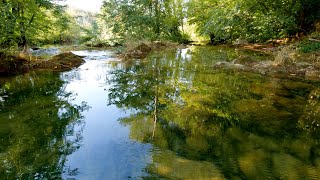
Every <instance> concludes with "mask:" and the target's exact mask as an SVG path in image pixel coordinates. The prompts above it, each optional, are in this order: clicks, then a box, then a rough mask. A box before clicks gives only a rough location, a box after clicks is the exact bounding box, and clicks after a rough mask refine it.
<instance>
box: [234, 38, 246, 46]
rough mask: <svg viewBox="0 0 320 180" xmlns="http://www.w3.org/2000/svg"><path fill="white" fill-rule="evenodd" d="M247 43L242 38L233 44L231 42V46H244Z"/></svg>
mask: <svg viewBox="0 0 320 180" xmlns="http://www.w3.org/2000/svg"><path fill="white" fill-rule="evenodd" d="M248 43H249V42H248V41H247V40H246V39H243V38H238V39H236V40H235V42H233V45H237V46H239V45H245V44H248Z"/></svg>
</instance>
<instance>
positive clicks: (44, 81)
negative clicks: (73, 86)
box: [0, 72, 89, 179]
mask: <svg viewBox="0 0 320 180" xmlns="http://www.w3.org/2000/svg"><path fill="white" fill-rule="evenodd" d="M0 96H1V98H2V102H1V104H0V141H1V143H0V179H43V178H47V179H61V178H62V174H63V173H64V172H63V171H65V170H67V171H68V172H65V173H70V174H76V173H77V169H69V170H68V169H64V164H65V161H66V157H67V156H68V155H70V154H72V153H73V152H75V151H76V150H77V149H79V148H80V146H81V141H82V135H81V133H82V128H81V127H83V125H84V121H83V120H82V115H81V112H83V111H85V110H87V109H88V108H89V107H88V106H87V105H86V103H82V104H80V105H75V104H70V102H69V100H70V98H72V96H73V94H72V93H66V92H65V91H64V81H62V80H61V78H60V75H59V74H56V73H47V72H41V73H30V74H26V75H21V76H17V77H14V78H11V79H10V80H6V81H5V83H1V86H0ZM75 127H78V128H75Z"/></svg>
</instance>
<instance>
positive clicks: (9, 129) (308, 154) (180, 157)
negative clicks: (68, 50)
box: [0, 46, 320, 180]
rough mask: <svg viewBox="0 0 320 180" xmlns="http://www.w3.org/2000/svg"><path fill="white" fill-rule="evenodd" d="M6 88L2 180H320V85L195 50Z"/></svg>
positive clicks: (230, 53) (90, 59) (0, 106)
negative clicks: (269, 73) (219, 65)
mask: <svg viewBox="0 0 320 180" xmlns="http://www.w3.org/2000/svg"><path fill="white" fill-rule="evenodd" d="M74 53H75V54H77V55H81V56H85V60H86V63H85V64H83V65H82V66H80V67H79V68H76V69H74V70H71V71H68V72H63V73H57V72H45V71H38V72H30V73H28V74H24V75H20V76H16V77H11V78H2V79H0V179H290V180H291V179H320V142H319V138H320V129H319V128H320V82H318V81H309V80H305V79H297V78H296V79H292V78H291V79H285V78H279V77H277V76H273V77H272V76H264V75H261V74H256V73H251V72H246V71H244V70H241V69H239V68H235V67H229V68H228V67H224V68H217V66H213V65H214V64H216V63H217V62H231V61H233V60H234V59H236V58H238V57H243V56H250V59H253V60H254V61H264V60H270V59H271V58H272V57H269V56H266V55H263V54H259V53H252V52H247V51H242V50H237V49H232V48H227V47H219V46H218V47H205V46H202V47H196V46H195V47H189V48H183V49H171V50H166V51H163V52H157V53H154V54H153V55H151V56H149V57H148V58H147V59H145V60H133V61H130V62H126V63H123V62H121V61H119V60H118V59H116V58H114V54H113V52H111V51H75V52H74Z"/></svg>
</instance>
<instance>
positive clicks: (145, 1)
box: [102, 0, 184, 41]
mask: <svg viewBox="0 0 320 180" xmlns="http://www.w3.org/2000/svg"><path fill="white" fill-rule="evenodd" d="M183 9H184V7H183V1H182V0H170V1H160V0H156V1H151V0H137V1H132V0H125V1H119V0H105V1H104V5H103V9H102V17H103V18H104V20H105V21H106V23H107V24H108V27H109V29H111V31H112V33H113V34H114V36H115V37H117V38H118V39H120V40H121V39H125V38H127V37H129V38H136V39H150V40H156V39H160V38H164V39H171V40H176V41H181V40H182V39H183V36H182V34H181V30H180V29H179V27H181V25H182V23H183V18H184V14H183Z"/></svg>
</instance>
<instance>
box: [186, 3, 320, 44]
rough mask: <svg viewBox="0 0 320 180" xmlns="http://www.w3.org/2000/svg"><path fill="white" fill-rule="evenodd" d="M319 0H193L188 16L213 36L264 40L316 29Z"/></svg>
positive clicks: (201, 31) (203, 32) (189, 6)
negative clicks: (307, 0)
mask: <svg viewBox="0 0 320 180" xmlns="http://www.w3.org/2000/svg"><path fill="white" fill-rule="evenodd" d="M316 1H317V2H316V4H315V1H313V2H310V3H309V4H308V3H306V2H305V1H302V0H299V1H293V0H284V1H273V0H267V1H265V0H253V1H252V0H236V1H234V0H227V1H225V0H205V1H201V2H199V1H196V0H191V1H190V2H189V3H188V18H189V22H190V23H191V24H196V25H197V27H198V29H197V31H198V32H199V33H200V34H201V35H207V36H211V38H212V40H221V39H222V40H229V41H233V40H235V39H237V38H245V39H247V40H249V41H251V42H257V41H260V42H263V41H266V40H269V39H274V38H281V37H286V36H290V35H294V34H296V33H297V32H299V31H301V30H303V31H310V30H312V27H311V25H310V24H311V22H314V20H315V19H316V17H317V18H319V9H320V8H319V4H320V2H319V0H316ZM310 4H313V6H310ZM310 12H312V13H310Z"/></svg>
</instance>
